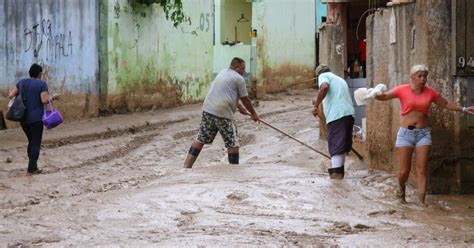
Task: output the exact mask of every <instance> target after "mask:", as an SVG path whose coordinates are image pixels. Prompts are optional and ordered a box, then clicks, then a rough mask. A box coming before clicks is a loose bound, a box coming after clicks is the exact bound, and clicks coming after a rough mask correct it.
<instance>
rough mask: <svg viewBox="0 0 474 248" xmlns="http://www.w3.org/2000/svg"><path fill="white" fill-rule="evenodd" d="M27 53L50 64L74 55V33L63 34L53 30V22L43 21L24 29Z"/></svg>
mask: <svg viewBox="0 0 474 248" xmlns="http://www.w3.org/2000/svg"><path fill="white" fill-rule="evenodd" d="M24 38H25V43H26V46H25V50H24V52H25V53H32V54H33V57H34V58H35V59H38V60H42V61H43V60H46V61H49V62H52V61H55V60H61V59H62V58H64V57H69V56H72V55H73V42H72V31H71V30H69V32H65V33H61V32H55V31H54V30H53V29H52V23H51V20H49V19H48V20H46V19H43V20H41V21H40V22H38V23H34V24H33V25H31V26H29V27H26V28H25V29H24Z"/></svg>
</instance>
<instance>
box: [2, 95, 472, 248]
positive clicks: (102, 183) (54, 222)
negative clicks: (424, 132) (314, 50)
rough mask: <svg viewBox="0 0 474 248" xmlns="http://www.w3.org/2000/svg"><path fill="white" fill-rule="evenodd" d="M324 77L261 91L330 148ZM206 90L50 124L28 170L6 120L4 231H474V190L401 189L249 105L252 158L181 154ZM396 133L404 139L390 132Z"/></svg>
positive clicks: (246, 122)
mask: <svg viewBox="0 0 474 248" xmlns="http://www.w3.org/2000/svg"><path fill="white" fill-rule="evenodd" d="M313 97H314V92H312V91H291V92H287V93H282V94H278V95H274V96H268V97H266V98H265V99H263V100H260V101H259V102H258V107H256V109H257V111H258V112H259V114H260V117H261V118H262V119H264V120H265V121H267V122H268V123H271V124H273V125H275V126H277V127H279V128H281V129H282V130H285V131H286V132H288V133H290V134H291V135H293V136H294V137H296V138H298V139H300V140H302V141H303V142H305V143H308V144H310V145H311V146H313V147H315V148H317V149H319V150H321V151H323V152H326V151H327V148H326V143H325V141H324V140H319V137H318V136H319V130H318V125H319V124H318V121H317V119H315V118H314V117H313V116H312V115H311V99H312V98H313ZM200 108H201V105H200V104H196V105H189V106H182V107H176V108H171V109H164V110H157V111H150V112H144V113H134V114H128V115H114V116H110V117H104V118H97V119H91V120H84V121H78V122H70V123H67V122H66V123H64V124H62V125H61V126H59V127H58V128H56V129H53V130H48V131H46V132H45V136H44V142H43V148H42V152H41V157H40V160H39V166H40V168H42V169H43V170H44V173H43V174H40V175H35V176H28V175H26V172H25V170H26V163H27V157H26V152H25V149H26V141H25V137H24V134H23V133H22V132H21V130H20V129H8V130H5V131H0V140H1V147H0V191H1V197H0V215H1V217H2V221H1V222H0V244H1V246H2V247H9V246H11V247H24V246H36V245H38V246H167V247H189V246H190V247H196V246H199V247H205V246H228V245H235V246H243V245H245V246H248V245H255V246H272V247H274V246H285V247H286V246H310V245H336V246H459V247H469V246H473V245H474V236H473V233H474V198H473V197H472V196H458V195H450V196H445V195H430V196H428V199H427V203H428V205H429V207H428V208H422V207H419V206H417V205H415V204H413V195H414V189H413V188H412V187H409V188H408V204H406V205H400V204H398V203H397V202H396V200H395V196H394V191H395V189H396V184H397V183H396V178H395V176H394V175H391V174H388V173H386V172H382V171H373V170H368V168H367V165H366V164H365V163H363V162H361V161H359V160H357V158H356V157H355V156H354V155H351V156H350V157H348V161H347V164H346V167H347V175H346V178H345V179H344V180H340V181H338V180H330V179H329V177H328V175H327V166H328V165H329V161H328V160H327V159H326V158H324V157H323V156H321V155H319V154H317V153H315V152H314V151H312V150H310V149H308V148H306V147H304V146H302V145H300V144H298V143H296V142H295V141H293V140H291V139H289V138H287V137H286V136H284V135H282V134H280V133H278V132H276V131H274V130H273V129H270V128H268V127H266V126H265V125H263V124H256V123H254V122H253V121H251V120H250V119H249V118H248V117H246V116H243V115H240V114H238V113H237V114H236V120H237V125H238V128H239V134H240V137H241V145H242V148H241V152H240V156H241V159H240V165H238V166H230V165H228V162H227V154H226V149H225V148H224V144H223V141H222V139H221V138H220V137H217V138H216V140H215V141H214V144H213V145H211V146H206V147H205V148H204V150H203V151H202V153H201V155H200V156H199V158H198V160H197V161H196V163H195V164H194V167H193V168H192V169H183V168H182V164H183V161H184V158H185V156H186V153H187V150H188V149H189V145H190V144H191V142H192V140H193V139H194V137H195V135H196V132H197V128H198V125H199V122H200ZM387 142H392V141H387Z"/></svg>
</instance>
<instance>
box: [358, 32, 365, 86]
mask: <svg viewBox="0 0 474 248" xmlns="http://www.w3.org/2000/svg"><path fill="white" fill-rule="evenodd" d="M359 51H360V65H361V66H362V72H363V74H364V77H367V74H366V72H367V70H366V69H365V66H366V63H365V62H366V61H367V54H366V53H367V43H366V42H365V39H363V40H360V41H359Z"/></svg>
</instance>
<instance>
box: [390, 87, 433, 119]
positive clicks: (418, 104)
mask: <svg viewBox="0 0 474 248" xmlns="http://www.w3.org/2000/svg"><path fill="white" fill-rule="evenodd" d="M392 91H393V93H394V94H395V96H396V97H397V98H398V99H400V104H401V105H402V112H401V113H400V115H406V114H408V113H410V112H411V111H414V110H415V111H418V112H421V113H423V114H424V115H425V116H428V113H429V111H430V106H431V103H432V102H433V101H435V100H436V98H438V96H439V93H438V92H437V91H436V90H434V89H433V88H431V87H429V86H425V87H424V88H423V91H422V92H421V94H419V95H416V94H415V93H413V91H412V90H411V86H410V84H402V85H399V86H397V87H395V88H393V90H392Z"/></svg>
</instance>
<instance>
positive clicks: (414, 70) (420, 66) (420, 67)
mask: <svg viewBox="0 0 474 248" xmlns="http://www.w3.org/2000/svg"><path fill="white" fill-rule="evenodd" d="M420 71H423V72H426V73H428V72H429V70H428V66H426V65H424V64H418V65H414V66H413V67H412V68H411V69H410V76H411V75H414V74H415V73H417V72H420Z"/></svg>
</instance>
